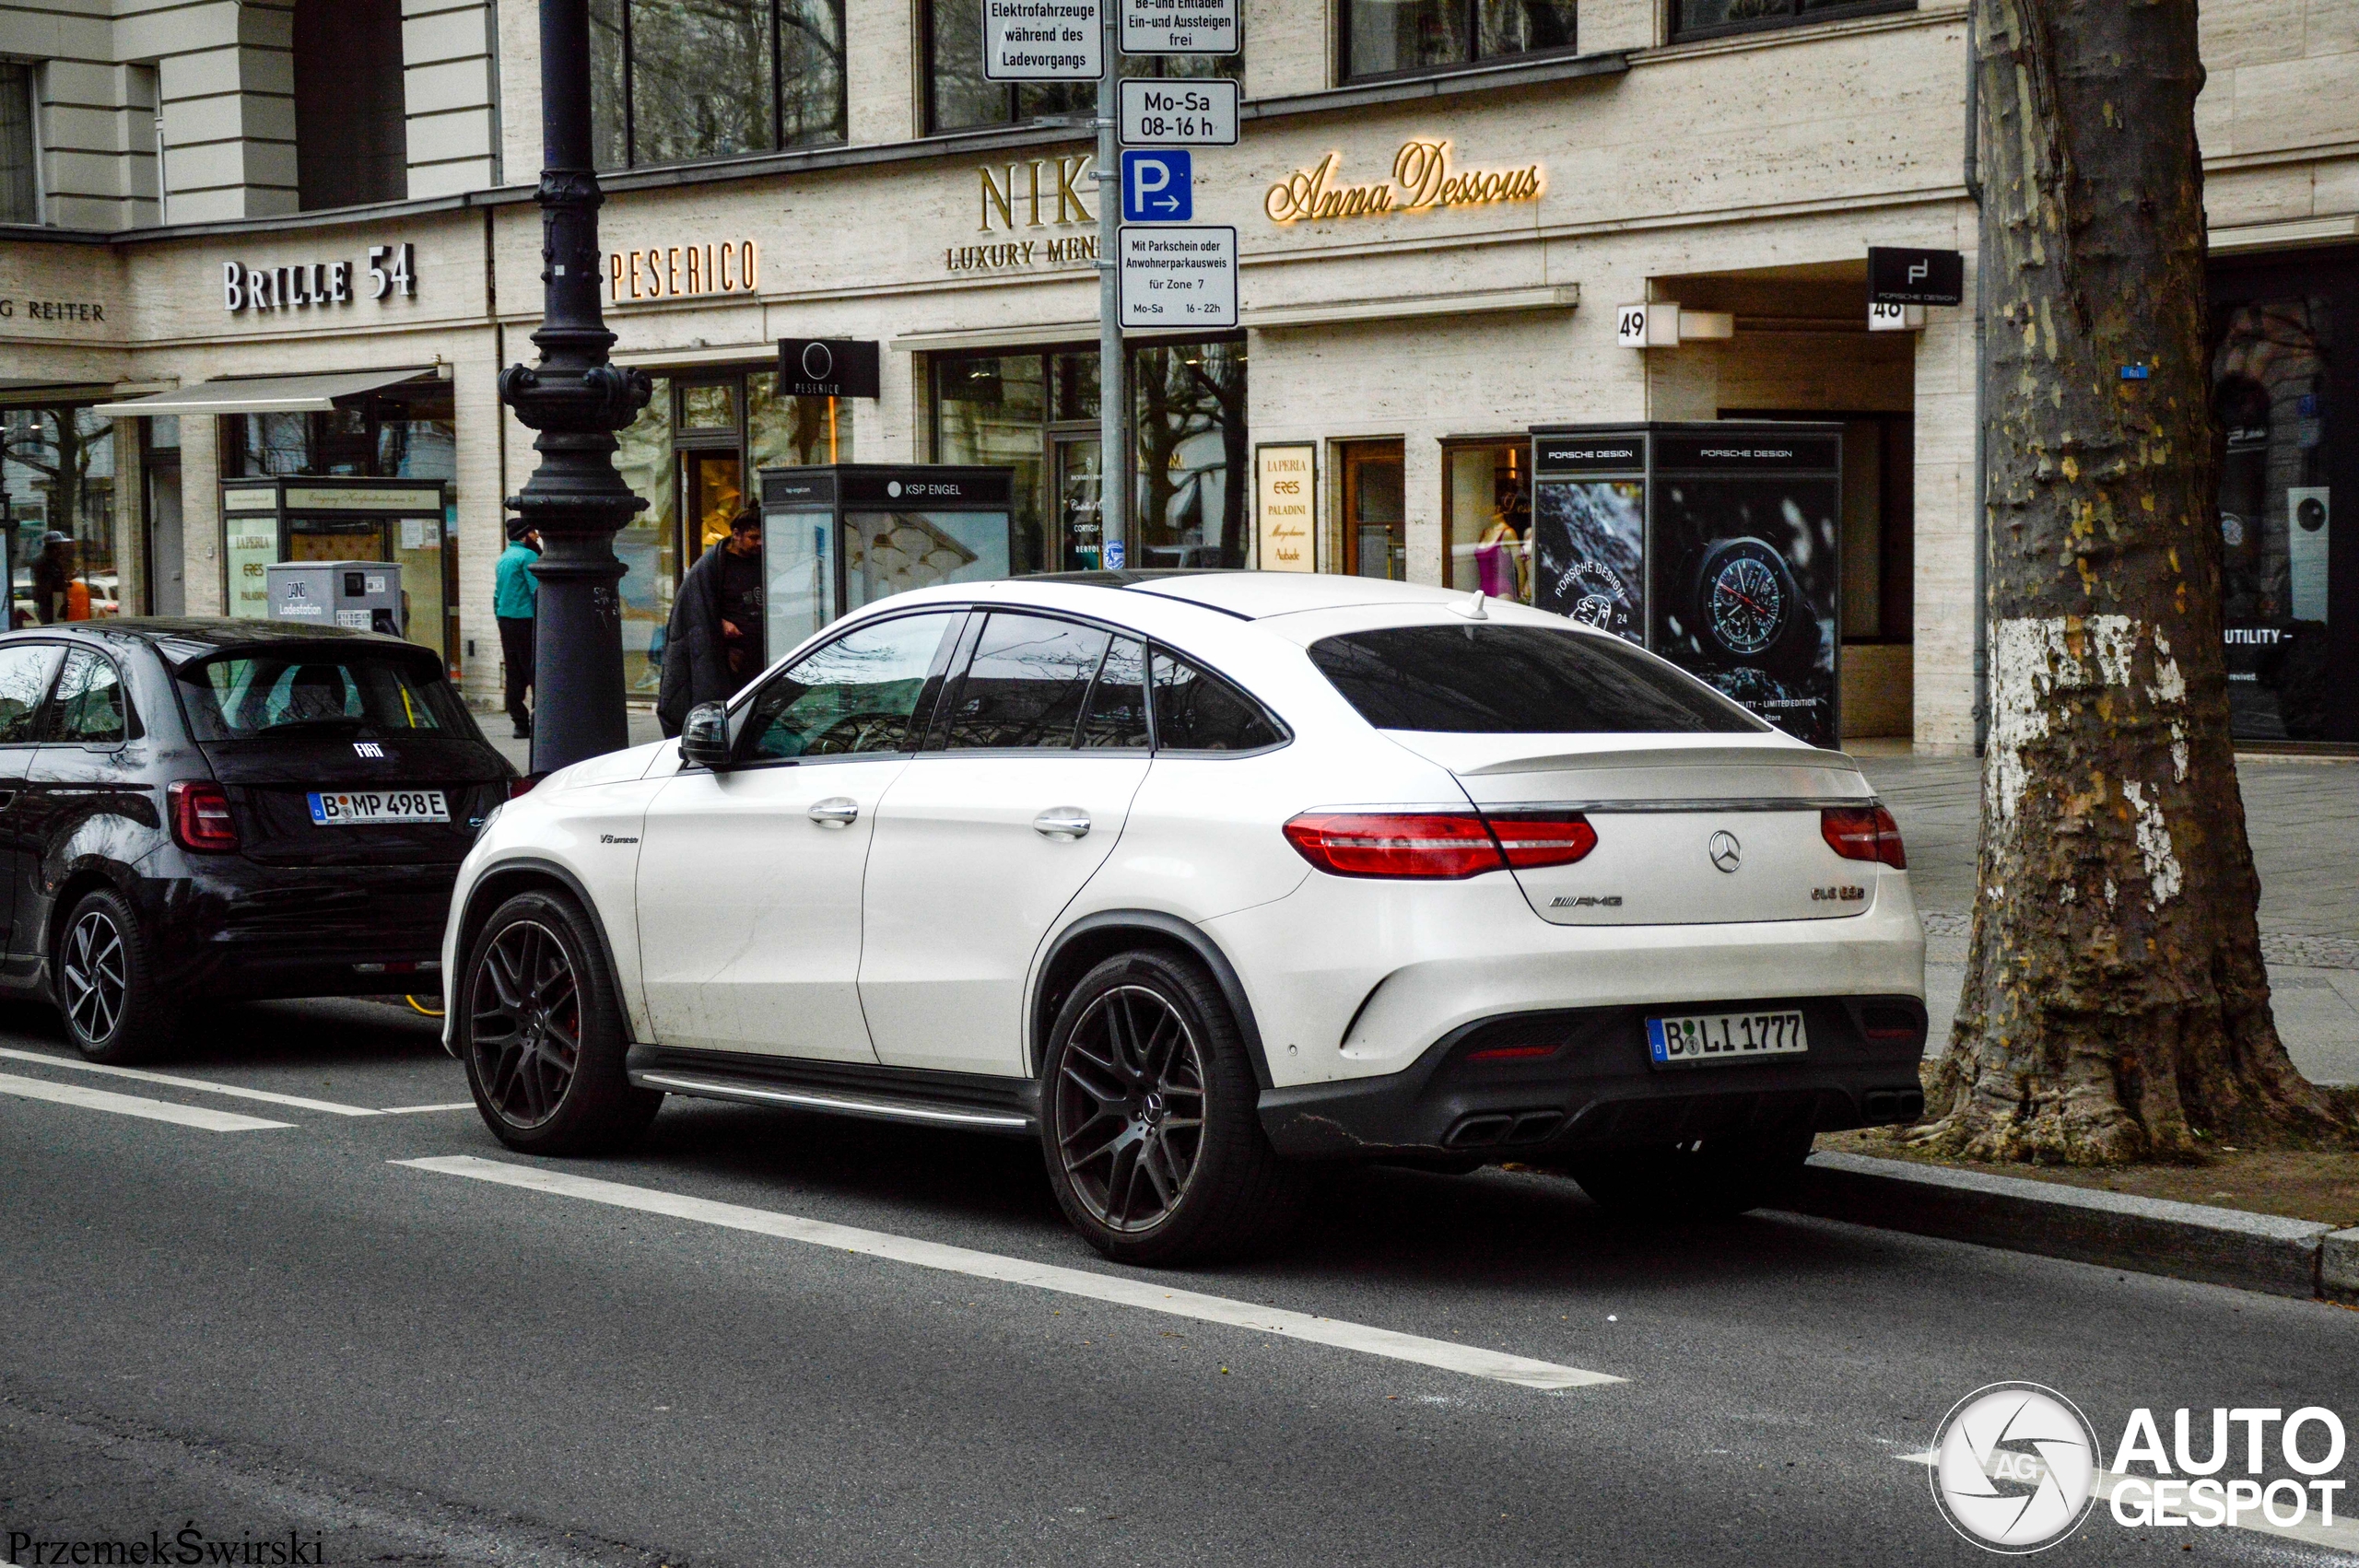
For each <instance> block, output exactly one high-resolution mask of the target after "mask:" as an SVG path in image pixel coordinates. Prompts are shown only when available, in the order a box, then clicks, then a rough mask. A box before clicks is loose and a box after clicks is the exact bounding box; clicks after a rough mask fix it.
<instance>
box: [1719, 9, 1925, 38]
mask: <svg viewBox="0 0 2359 1568" xmlns="http://www.w3.org/2000/svg"><path fill="white" fill-rule="evenodd" d="M1916 8H1917V0H1672V41H1674V42H1684V41H1687V40H1689V39H1694V38H1718V37H1719V36H1721V35H1722V34H1725V33H1732V32H1752V31H1755V30H1756V29H1762V28H1790V27H1795V26H1798V25H1800V24H1802V23H1803V22H1831V21H1839V20H1841V19H1842V18H1845V17H1871V16H1874V15H1877V14H1878V13H1880V12H1884V11H1913V10H1915V9H1916Z"/></svg>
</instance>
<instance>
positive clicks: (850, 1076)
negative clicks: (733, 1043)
mask: <svg viewBox="0 0 2359 1568" xmlns="http://www.w3.org/2000/svg"><path fill="white" fill-rule="evenodd" d="M631 1054H632V1056H633V1057H635V1058H640V1059H641V1060H639V1061H633V1062H632V1063H630V1065H629V1068H628V1076H629V1078H630V1082H632V1083H633V1084H635V1085H636V1086H638V1087H640V1088H642V1089H660V1090H663V1092H664V1093H665V1094H688V1095H693V1096H695V1097H697V1098H699V1099H709V1100H731V1101H734V1102H736V1103H738V1104H740V1105H753V1106H791V1107H792V1108H793V1109H796V1110H807V1111H822V1112H826V1113H827V1114H828V1115H832V1116H851V1117H868V1118H870V1119H871V1120H875V1121H898V1122H906V1123H911V1124H914V1125H917V1126H921V1127H956V1128H965V1129H969V1130H971V1131H976V1132H997V1133H1003V1134H1006V1135H1009V1136H1013V1137H1019V1138H1021V1137H1029V1136H1032V1135H1033V1134H1035V1133H1037V1132H1038V1131H1039V1125H1040V1124H1039V1117H1038V1116H1037V1115H1036V1114H1035V1110H1034V1100H1033V1093H1034V1085H1033V1084H1032V1083H1031V1082H1030V1081H1028V1080H1015V1081H1012V1082H1011V1081H999V1080H988V1079H986V1080H980V1081H971V1080H966V1079H965V1075H963V1074H961V1075H958V1078H957V1080H952V1081H950V1082H943V1080H945V1079H949V1078H950V1075H947V1074H933V1073H910V1074H907V1075H904V1074H900V1073H896V1072H893V1071H891V1070H890V1069H885V1070H876V1069H870V1070H868V1071H858V1070H853V1071H829V1070H828V1069H827V1067H824V1066H820V1065H819V1064H816V1063H815V1064H810V1065H811V1067H812V1068H813V1069H815V1071H809V1072H807V1073H805V1072H803V1071H794V1070H793V1069H792V1068H784V1067H783V1064H780V1065H778V1066H773V1065H772V1064H771V1063H769V1062H763V1063H761V1064H760V1065H759V1066H758V1067H754V1068H753V1070H752V1071H742V1070H740V1069H739V1068H738V1065H737V1064H736V1063H734V1062H733V1063H730V1064H728V1065H726V1066H722V1065H720V1064H717V1063H713V1062H711V1061H710V1059H706V1060H698V1061H688V1062H682V1061H679V1060H677V1059H672V1060H665V1059H663V1058H666V1057H673V1056H674V1053H672V1052H669V1051H663V1050H660V1049H657V1050H648V1049H646V1048H644V1047H641V1048H640V1049H636V1050H634V1051H632V1053H631ZM679 1054H680V1055H687V1054H688V1053H685V1052H684V1053H679ZM698 1054H701V1053H698ZM647 1058H654V1059H653V1060H646V1059H647ZM641 1061H644V1065H641ZM751 1065H752V1064H748V1066H751ZM782 1069H783V1070H782ZM855 1074H856V1076H855ZM847 1080H850V1081H849V1082H847ZM879 1080H882V1082H879Z"/></svg>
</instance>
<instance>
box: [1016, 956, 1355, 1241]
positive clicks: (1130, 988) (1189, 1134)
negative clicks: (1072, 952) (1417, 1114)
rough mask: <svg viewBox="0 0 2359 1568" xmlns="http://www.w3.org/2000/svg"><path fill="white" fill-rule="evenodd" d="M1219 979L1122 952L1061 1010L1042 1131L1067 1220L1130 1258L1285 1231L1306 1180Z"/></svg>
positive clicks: (1271, 1237)
mask: <svg viewBox="0 0 2359 1568" xmlns="http://www.w3.org/2000/svg"><path fill="white" fill-rule="evenodd" d="M1247 1049H1248V1047H1247V1046H1246V1044H1245V1039H1244V1036H1243V1033H1242V1032H1241V1031H1240V1030H1239V1029H1238V1024H1237V1020H1236V1018H1235V1016H1234V1015H1233V1014H1232V1013H1231V1012H1230V1011H1229V1008H1228V1005H1227V1003H1226V1001H1225V1000H1223V998H1222V996H1221V992H1220V989H1219V987H1218V986H1216V985H1215V984H1214V982H1213V979H1212V977H1211V976H1209V975H1207V974H1206V973H1205V972H1204V971H1203V967H1202V966H1201V965H1197V964H1196V963H1194V962H1192V961H1191V960H1190V959H1188V958H1185V957H1182V956H1180V955H1179V954H1172V953H1167V952H1160V951H1155V950H1140V951H1136V952H1132V953H1123V954H1116V955H1115V956H1114V957H1111V958H1109V959H1107V960H1105V961H1104V962H1103V963H1101V964H1099V965H1097V967H1095V968H1093V969H1091V970H1090V971H1089V972H1088V973H1087V974H1086V975H1084V976H1083V977H1081V979H1080V981H1079V983H1077V984H1076V985H1075V986H1074V989H1072V991H1070V992H1069V993H1068V994H1067V995H1066V997H1065V999H1064V1001H1063V1003H1062V1006H1061V1007H1060V1008H1059V1009H1058V1012H1057V1022H1056V1026H1055V1027H1054V1028H1053V1029H1052V1030H1050V1035H1049V1049H1048V1055H1047V1059H1046V1060H1045V1061H1044V1062H1043V1064H1042V1083H1041V1090H1042V1093H1041V1097H1040V1098H1041V1104H1040V1141H1041V1146H1042V1153H1044V1154H1045V1156H1046V1158H1047V1163H1048V1167H1049V1185H1050V1188H1053V1189H1054V1190H1055V1192H1056V1195H1057V1203H1058V1205H1059V1207H1061V1208H1062V1209H1063V1210H1064V1211H1065V1218H1066V1219H1068V1220H1069V1221H1071V1222H1072V1223H1073V1226H1074V1229H1075V1230H1077V1231H1079V1232H1080V1233H1081V1234H1082V1235H1083V1236H1084V1237H1085V1238H1086V1240H1087V1241H1088V1242H1089V1244H1090V1245H1091V1246H1095V1247H1097V1250H1098V1251H1100V1252H1102V1253H1104V1254H1105V1255H1106V1256H1107V1257H1109V1258H1113V1259H1114V1260H1115V1261H1117V1262H1120V1263H1136V1264H1147V1265H1154V1264H1165V1263H1177V1262H1180V1261H1183V1260H1189V1259H1196V1258H1213V1257H1225V1256H1233V1255H1236V1254H1238V1253H1241V1252H1247V1251H1250V1250H1253V1249H1254V1248H1256V1247H1259V1246H1264V1245H1266V1244H1268V1243H1270V1242H1273V1241H1275V1240H1276V1239H1278V1238H1279V1237H1280V1236H1282V1235H1284V1234H1285V1232H1286V1231H1287V1230H1289V1229H1291V1228H1292V1226H1293V1224H1294V1223H1295V1221H1296V1220H1297V1218H1298V1217H1299V1215H1300V1213H1301V1211H1302V1206H1303V1201H1304V1199H1305V1197H1306V1194H1307V1191H1308V1186H1309V1183H1308V1181H1307V1179H1306V1176H1305V1175H1304V1173H1303V1171H1302V1170H1301V1169H1300V1167H1298V1166H1295V1165H1291V1164H1287V1163H1286V1162H1285V1161H1284V1160H1281V1159H1280V1158H1279V1157H1278V1155H1277V1153H1276V1151H1275V1150H1273V1149H1272V1148H1271V1147H1270V1141H1269V1139H1268V1138H1267V1137H1266V1136H1265V1135H1264V1134H1263V1132H1262V1121H1261V1117H1260V1115H1259V1113H1258V1110H1257V1108H1256V1107H1257V1104H1258V1101H1259V1099H1260V1094H1261V1087H1260V1084H1259V1083H1258V1082H1257V1081H1256V1079H1255V1076H1254V1072H1253V1065H1252V1061H1251V1059H1250V1057H1249V1056H1248V1055H1247Z"/></svg>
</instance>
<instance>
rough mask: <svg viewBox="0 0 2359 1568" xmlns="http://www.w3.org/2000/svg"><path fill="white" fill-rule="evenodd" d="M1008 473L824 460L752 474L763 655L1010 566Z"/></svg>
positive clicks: (1002, 573)
mask: <svg viewBox="0 0 2359 1568" xmlns="http://www.w3.org/2000/svg"><path fill="white" fill-rule="evenodd" d="M1014 494H1015V470H1014V469H1011V468H980V467H977V468H968V467H943V466H934V465H927V466H912V465H905V464H894V463H867V462H862V463H852V462H843V463H831V464H828V465H827V466H825V467H818V468H765V469H763V470H762V471H761V497H762V583H763V587H764V592H765V604H764V614H765V620H766V626H765V630H766V632H767V633H768V640H767V647H768V649H769V656H770V657H772V658H776V657H777V656H778V655H780V654H781V653H784V652H785V651H786V650H787V649H791V648H792V647H793V646H794V645H795V644H797V643H799V642H801V641H802V640H803V639H804V638H807V637H809V636H810V635H811V634H812V633H814V632H816V631H817V630H818V629H819V628H820V627H821V626H826V625H827V623H828V622H830V621H832V620H834V619H835V618H836V617H837V616H839V615H842V614H849V613H851V611H854V610H857V609H859V608H860V607H861V606H863V605H864V604H873V603H876V601H878V600H880V599H885V598H889V597H890V596H892V595H893V594H896V593H906V592H908V591H910V590H912V589H918V588H933V587H935V586H937V585H939V584H942V583H946V582H983V581H989V580H992V579H998V578H1003V577H1006V576H1007V575H1008V574H1009V571H1010V569H1011V566H1012V563H1013V561H1014V552H1013V526H1014V510H1013V497H1014Z"/></svg>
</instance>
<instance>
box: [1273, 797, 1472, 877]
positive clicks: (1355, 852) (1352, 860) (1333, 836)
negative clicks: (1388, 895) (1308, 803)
mask: <svg viewBox="0 0 2359 1568" xmlns="http://www.w3.org/2000/svg"><path fill="white" fill-rule="evenodd" d="M1285 834H1286V841H1287V842H1288V843H1290V844H1292V845H1293V846H1294V847H1295V848H1296V849H1297V850H1298V851H1300V852H1301V855H1302V858H1303V859H1304V860H1309V862H1310V863H1311V864H1312V865H1314V866H1317V867H1318V868H1319V869H1320V871H1322V872H1334V873H1335V874H1336V875H1337V876H1400V877H1446V878H1455V877H1470V876H1479V875H1481V874H1482V873H1483V872H1496V871H1500V870H1503V869H1505V867H1506V865H1507V860H1506V859H1505V858H1504V857H1502V856H1501V854H1500V853H1499V846H1498V843H1497V841H1496V839H1494V838H1493V837H1491V829H1490V826H1489V825H1488V824H1486V823H1485V822H1484V820H1483V819H1482V818H1481V817H1480V816H1478V815H1476V814H1475V813H1473V812H1305V813H1303V814H1302V815H1300V816H1298V817H1296V818H1295V819H1294V820H1293V821H1292V822H1289V823H1287V824H1286V827H1285Z"/></svg>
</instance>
